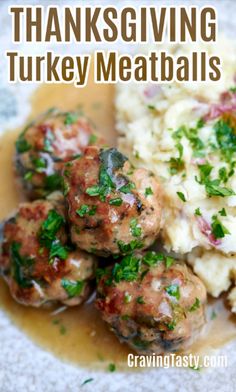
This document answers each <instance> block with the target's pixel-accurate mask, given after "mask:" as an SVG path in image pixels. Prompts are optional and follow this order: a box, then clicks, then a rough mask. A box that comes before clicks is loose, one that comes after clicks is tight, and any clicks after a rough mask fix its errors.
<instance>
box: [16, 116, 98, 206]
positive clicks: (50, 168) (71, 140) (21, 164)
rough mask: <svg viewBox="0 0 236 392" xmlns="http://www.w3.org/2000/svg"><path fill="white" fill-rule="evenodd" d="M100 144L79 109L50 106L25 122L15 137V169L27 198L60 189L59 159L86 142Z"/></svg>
mask: <svg viewBox="0 0 236 392" xmlns="http://www.w3.org/2000/svg"><path fill="white" fill-rule="evenodd" d="M94 143H97V144H98V145H104V144H105V142H104V140H103V139H102V138H101V137H98V136H97V135H96V132H95V129H94V126H93V125H92V124H91V122H90V121H89V120H88V119H87V118H86V117H84V116H83V115H82V114H81V113H79V112H61V111H59V110H57V109H51V110H49V111H48V112H47V113H45V114H43V115H42V116H40V117H39V118H38V119H37V120H35V121H34V122H33V123H31V124H29V125H28V126H27V127H26V128H25V129H24V131H23V132H22V133H21V134H20V136H19V138H18V140H17V141H16V159H15V162H16V172H17V174H18V177H20V179H21V180H22V183H23V188H24V189H25V190H26V192H27V195H28V196H29V197H30V198H31V199H36V198H42V197H45V196H46V195H47V194H49V193H50V192H52V191H55V190H60V189H62V184H63V182H62V177H61V170H62V167H63V163H64V162H67V161H69V160H71V159H73V158H74V157H75V156H77V155H78V154H82V153H83V151H84V149H85V148H86V147H87V146H88V145H92V144H94Z"/></svg>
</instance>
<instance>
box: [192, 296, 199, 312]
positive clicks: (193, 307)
mask: <svg viewBox="0 0 236 392" xmlns="http://www.w3.org/2000/svg"><path fill="white" fill-rule="evenodd" d="M200 305H201V302H200V300H199V298H196V299H195V302H194V304H193V305H192V306H190V308H189V312H195V310H197V309H199V308H200Z"/></svg>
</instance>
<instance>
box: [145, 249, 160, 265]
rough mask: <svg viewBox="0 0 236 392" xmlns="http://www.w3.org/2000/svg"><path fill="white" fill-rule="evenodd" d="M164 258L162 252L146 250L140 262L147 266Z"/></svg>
mask: <svg viewBox="0 0 236 392" xmlns="http://www.w3.org/2000/svg"><path fill="white" fill-rule="evenodd" d="M164 260H165V257H164V255H163V254H162V253H156V252H154V251H148V252H147V253H146V254H145V255H144V256H143V258H142V262H143V263H144V264H146V265H148V266H149V267H153V266H155V265H157V264H158V263H160V262H163V261H164Z"/></svg>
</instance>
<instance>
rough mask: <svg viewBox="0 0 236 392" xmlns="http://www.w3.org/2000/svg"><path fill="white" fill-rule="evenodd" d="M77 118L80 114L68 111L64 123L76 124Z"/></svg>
mask: <svg viewBox="0 0 236 392" xmlns="http://www.w3.org/2000/svg"><path fill="white" fill-rule="evenodd" d="M77 120H78V114H76V113H66V117H65V121H64V124H65V125H71V124H74V123H75V122H76V121H77Z"/></svg>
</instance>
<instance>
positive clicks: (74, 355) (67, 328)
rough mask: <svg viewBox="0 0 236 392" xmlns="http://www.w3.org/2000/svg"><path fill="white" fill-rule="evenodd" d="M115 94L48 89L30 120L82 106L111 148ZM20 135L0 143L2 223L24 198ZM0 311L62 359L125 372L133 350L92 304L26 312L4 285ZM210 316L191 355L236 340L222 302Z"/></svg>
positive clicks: (104, 88) (103, 89)
mask: <svg viewBox="0 0 236 392" xmlns="http://www.w3.org/2000/svg"><path fill="white" fill-rule="evenodd" d="M91 75H92V72H91ZM113 95H114V89H113V87H112V86H111V85H95V84H94V83H93V80H92V77H90V79H89V81H88V84H87V86H86V87H85V88H82V89H77V88H74V87H73V86H71V85H67V84H66V85H63V84H57V85H55V84H54V85H45V86H42V87H41V88H39V89H38V91H37V92H36V94H35V95H34V96H33V98H32V113H31V116H30V118H34V117H35V116H36V115H38V114H40V113H41V112H43V111H45V110H47V109H49V108H50V107H54V106H56V107H59V108H61V109H64V110H66V109H68V110H70V109H73V108H78V107H81V108H82V109H83V110H84V112H85V113H86V114H87V115H88V116H89V117H90V118H91V120H92V121H93V122H94V123H95V124H96V127H97V129H98V131H99V132H101V133H102V134H103V135H104V136H105V137H106V139H107V140H108V143H109V144H110V145H114V144H115V141H116V134H115V131H114V114H113V112H114V108H113ZM19 132H20V131H19V130H16V131H9V132H7V133H5V134H4V136H3V137H2V138H1V140H0V168H1V170H0V184H1V187H0V221H1V220H3V219H4V218H6V217H7V216H8V215H9V214H10V213H11V212H12V211H13V210H14V209H15V208H17V205H18V203H19V201H20V199H21V198H22V196H20V194H19V191H17V189H16V185H15V183H14V176H13V163H12V157H13V154H14V141H15V139H16V137H17V135H18V134H19ZM0 306H1V307H2V308H3V309H4V310H5V311H6V312H7V314H8V315H9V316H10V318H11V319H12V321H13V322H14V323H15V324H16V325H17V326H18V327H19V328H20V329H21V330H22V331H23V332H25V333H26V334H27V335H29V336H30V337H31V338H32V339H33V340H34V341H35V342H36V343H38V344H39V345H40V346H42V347H43V348H45V349H47V350H49V351H51V352H52V353H54V354H55V355H57V356H59V357H60V358H62V359H64V360H67V361H70V362H73V363H76V364H78V365H81V366H89V367H92V368H96V369H98V368H107V366H108V364H109V363H115V364H116V366H117V367H118V368H119V369H124V368H126V367H127V365H126V363H127V355H128V353H129V352H130V349H129V348H128V347H127V346H126V345H124V344H120V343H119V342H118V340H117V338H116V337H115V336H114V335H113V334H112V333H111V332H110V331H109V328H108V327H107V326H106V325H105V323H104V322H103V321H102V320H101V318H100V316H99V314H98V312H97V311H96V309H95V308H94V306H93V304H92V303H90V304H85V305H83V306H81V307H75V308H70V309H67V310H65V311H63V312H61V313H58V314H54V313H53V312H55V310H57V309H55V308H48V309H34V308H27V307H24V306H21V305H19V304H17V303H16V302H15V301H14V300H13V299H11V297H10V295H9V291H8V288H7V286H6V285H5V283H4V282H3V281H2V280H0ZM212 308H213V309H214V310H215V313H216V318H215V319H214V320H211V313H212ZM208 313H209V315H208V319H209V322H208V325H207V328H206V331H205V334H204V336H203V337H202V338H199V339H198V341H197V342H196V343H195V344H194V346H193V347H192V348H191V350H189V352H191V353H195V354H197V353H199V354H204V353H209V352H210V351H211V349H215V348H218V347H220V346H222V345H223V344H225V343H226V342H228V341H230V340H232V339H235V338H236V328H235V326H236V323H235V317H234V316H231V314H230V312H229V311H228V310H227V309H226V308H225V306H224V305H223V299H222V300H218V301H211V304H210V308H209V310H208Z"/></svg>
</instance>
